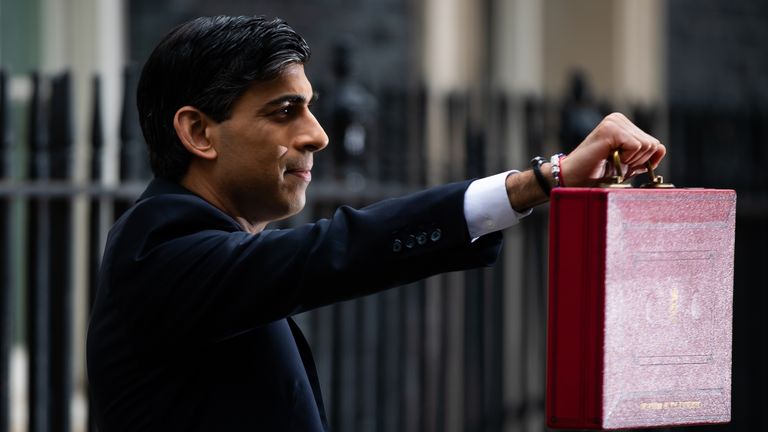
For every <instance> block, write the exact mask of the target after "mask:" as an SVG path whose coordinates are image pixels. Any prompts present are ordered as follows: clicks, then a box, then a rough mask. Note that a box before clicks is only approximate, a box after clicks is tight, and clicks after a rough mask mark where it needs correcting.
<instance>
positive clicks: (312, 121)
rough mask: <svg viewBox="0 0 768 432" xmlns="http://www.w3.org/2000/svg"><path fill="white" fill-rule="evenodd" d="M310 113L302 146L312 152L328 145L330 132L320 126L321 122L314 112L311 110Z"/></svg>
mask: <svg viewBox="0 0 768 432" xmlns="http://www.w3.org/2000/svg"><path fill="white" fill-rule="evenodd" d="M308 115H309V118H308V119H307V121H308V122H309V123H308V124H307V129H306V131H305V133H304V136H303V139H302V142H301V147H302V149H304V150H307V151H310V152H317V151H320V150H322V149H324V148H325V147H326V146H328V134H326V133H325V130H323V127H322V126H320V122H318V121H317V118H315V116H314V114H312V113H311V112H310V113H308Z"/></svg>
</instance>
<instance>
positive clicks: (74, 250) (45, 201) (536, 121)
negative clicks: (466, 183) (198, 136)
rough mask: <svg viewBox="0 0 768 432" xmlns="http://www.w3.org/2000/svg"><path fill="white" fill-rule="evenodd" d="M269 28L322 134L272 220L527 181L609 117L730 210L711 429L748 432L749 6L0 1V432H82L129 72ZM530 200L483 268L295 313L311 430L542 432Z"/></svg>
mask: <svg viewBox="0 0 768 432" xmlns="http://www.w3.org/2000/svg"><path fill="white" fill-rule="evenodd" d="M214 14H246V15H254V14H257V15H261V14H264V15H268V16H279V17H282V18H284V19H286V20H288V22H289V23H290V24H291V25H292V26H293V27H294V28H295V29H296V30H297V31H299V33H301V34H302V35H304V37H305V38H306V39H307V41H308V42H309V44H310V46H311V47H312V50H313V58H312V60H311V61H310V63H309V65H308V67H307V72H308V75H309V77H310V79H311V80H312V82H313V85H314V86H315V88H316V89H317V90H319V92H320V100H319V102H318V104H317V109H316V113H317V115H318V117H319V118H320V119H321V122H322V123H323V124H324V125H325V127H326V129H327V131H328V133H329V135H330V136H331V146H330V147H329V148H328V149H327V150H326V151H325V152H322V153H320V154H318V155H317V157H316V165H315V166H316V168H315V176H314V177H315V181H313V183H312V185H311V186H310V190H309V197H308V202H309V204H308V207H307V209H306V210H305V211H304V212H303V213H302V214H300V215H299V216H297V217H295V218H293V219H291V220H289V221H285V222H283V223H281V224H280V226H290V225H293V224H297V223H303V222H306V221H310V220H313V219H315V218H319V217H324V216H328V215H330V214H331V211H332V210H333V208H335V206H337V205H338V204H340V203H348V204H353V205H364V204H365V203H368V202H372V201H374V200H378V199H382V198H385V197H389V196H395V195H400V194H404V193H407V192H409V191H413V190H417V189H420V188H423V187H425V186H429V185H434V184H439V183H444V182H448V181H453V180H460V179H464V178H469V177H476V176H482V175H487V174H493V173H496V172H500V171H503V170H506V169H510V168H519V169H523V168H525V167H527V166H528V161H529V160H530V158H531V157H533V156H535V155H543V156H549V155H551V154H552V153H554V152H558V151H566V152H567V151H569V150H570V149H572V148H573V147H574V146H575V145H577V144H578V142H579V141H580V140H581V139H582V138H583V137H584V135H585V133H586V132H588V131H589V130H590V129H591V128H592V127H593V126H594V125H595V124H597V122H598V121H599V120H600V119H601V117H602V116H603V115H605V114H607V113H609V112H611V111H615V110H618V111H622V112H624V113H626V114H627V116H629V117H630V118H631V119H632V120H634V121H635V122H636V123H637V124H639V125H640V126H641V127H643V128H644V129H645V130H647V131H648V132H650V133H652V134H654V135H656V136H657V137H659V138H660V139H661V140H662V141H663V142H664V143H665V144H666V145H667V147H668V150H669V156H668V157H667V159H666V160H665V162H664V163H663V164H662V167H661V168H660V173H661V174H663V175H664V176H665V178H666V179H667V180H668V181H671V182H673V183H675V184H676V185H678V186H686V187H708V188H730V189H736V191H737V193H738V209H737V228H736V229H737V233H736V237H737V238H736V268H735V298H734V338H733V347H734V351H733V393H732V394H733V406H732V418H733V420H732V423H731V424H729V425H724V426H710V427H691V428H686V430H697V431H698V430H700V431H745V430H768V420H767V419H766V417H765V415H764V409H765V406H766V403H768V397H767V396H766V388H768V377H767V376H766V375H767V373H766V369H767V368H766V364H768V353H767V352H766V351H767V350H766V346H767V345H768V320H766V318H765V316H766V311H767V310H768V290H766V288H768V286H767V285H768V283H766V281H767V280H768V270H767V268H768V266H766V264H768V252H766V246H768V168H767V167H768V150H767V149H768V3H766V2H762V1H759V0H752V1H750V0H674V1H664V0H578V1H576V0H312V1H309V0H304V1H300V0H215V1H209V0H0V238H1V239H0V330H2V332H0V384H2V385H1V386H0V431H6V430H11V431H26V430H29V431H36V432H37V431H69V430H72V431H86V430H94V429H93V425H92V423H91V422H90V421H89V416H88V396H87V393H88V385H87V378H86V376H85V364H84V345H85V332H86V326H87V319H88V310H89V306H90V301H91V300H90V299H91V296H92V289H93V280H94V274H95V272H96V269H97V267H98V262H99V257H100V254H101V248H102V247H103V244H104V242H105V238H106V232H107V230H108V229H109V226H110V225H111V223H112V222H113V221H114V219H115V218H116V217H118V216H119V214H120V213H121V212H122V211H124V210H125V208H126V207H127V206H128V205H130V203H131V202H132V201H133V200H134V199H135V198H136V197H137V196H138V194H139V193H140V192H141V191H142V190H143V187H144V186H145V185H146V183H147V181H148V180H149V178H150V174H149V170H148V167H147V163H146V160H145V158H146V152H145V149H144V144H143V140H142V137H141V132H140V130H139V129H138V123H137V119H136V112H135V104H134V88H135V85H136V81H137V78H138V73H139V71H140V68H141V65H142V63H143V61H144V60H145V59H146V57H147V56H148V55H149V53H150V51H151V50H152V48H153V47H154V45H155V44H156V43H157V41H158V40H159V39H160V38H161V37H162V35H163V34H165V33H166V32H167V31H168V30H169V29H170V28H171V27H173V26H174V25H176V24H178V23H181V22H183V21H185V20H187V19H190V18H192V17H196V16H199V15H214ZM547 218H548V216H547V208H546V206H544V207H541V208H538V209H536V210H535V211H534V213H533V215H531V216H530V217H528V218H527V219H525V221H524V222H523V223H521V224H520V225H518V226H516V227H513V228H511V229H509V230H507V232H506V233H505V240H506V241H505V249H504V252H503V256H502V258H501V261H500V263H499V265H497V266H496V267H495V268H493V269H487V270H477V271H470V272H465V273H454V274H447V275H441V276H439V277H434V278H431V279H429V280H427V281H424V282H422V283H418V284H414V285H411V286H407V287H403V288H399V289H394V290H391V291H388V292H385V293H382V294H379V295H376V296H372V297H368V298H365V299H361V300H357V301H352V302H346V303H343V304H339V305H335V306H332V307H327V308H323V309H320V310H317V311H313V312H310V313H306V314H303V315H301V316H299V317H298V320H299V321H300V323H301V325H302V327H303V328H304V329H305V332H306V334H307V336H308V339H310V343H311V345H312V346H313V350H314V352H315V356H316V360H317V363H318V369H319V374H320V378H321V381H322V383H321V384H322V387H323V392H324V398H325V401H326V407H327V411H328V414H329V416H330V420H331V423H332V425H333V430H335V431H340V432H348V431H382V432H384V431H468V432H469V431H542V430H545V429H546V428H545V426H544V424H545V421H544V420H545V419H544V394H545V389H544V373H545V354H546V353H545V337H546V286H547V280H546V256H547V229H546V227H547Z"/></svg>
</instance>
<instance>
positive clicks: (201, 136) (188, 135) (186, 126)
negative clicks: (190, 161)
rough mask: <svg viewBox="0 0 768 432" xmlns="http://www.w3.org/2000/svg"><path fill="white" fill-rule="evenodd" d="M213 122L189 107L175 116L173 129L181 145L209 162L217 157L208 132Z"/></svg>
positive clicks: (180, 110)
mask: <svg viewBox="0 0 768 432" xmlns="http://www.w3.org/2000/svg"><path fill="white" fill-rule="evenodd" d="M211 122H212V121H211V119H210V118H208V116H206V115H205V114H203V112H201V111H200V110H199V109H197V108H195V107H192V106H189V105H187V106H183V107H181V108H179V109H178V110H177V111H176V115H174V116H173V128H174V129H176V135H177V136H178V137H179V141H181V144H182V145H184V147H185V148H186V149H187V151H189V152H190V153H192V154H193V155H195V156H198V157H201V158H203V159H207V160H213V159H216V156H217V153H216V148H215V147H214V146H213V145H212V143H211V140H210V137H209V134H208V131H207V129H208V128H209V127H210V126H211Z"/></svg>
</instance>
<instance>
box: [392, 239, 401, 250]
mask: <svg viewBox="0 0 768 432" xmlns="http://www.w3.org/2000/svg"><path fill="white" fill-rule="evenodd" d="M401 250H403V242H402V241H400V239H395V241H394V242H393V243H392V252H400V251H401Z"/></svg>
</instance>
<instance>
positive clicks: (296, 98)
mask: <svg viewBox="0 0 768 432" xmlns="http://www.w3.org/2000/svg"><path fill="white" fill-rule="evenodd" d="M317 98H318V94H317V92H314V93H312V97H311V98H310V99H309V102H307V98H306V97H304V96H303V95H300V94H287V95H283V96H280V97H278V98H275V99H272V100H271V101H269V102H267V103H266V105H267V106H276V105H283V104H285V103H290V104H295V105H303V104H305V103H306V104H308V105H312V104H313V103H315V101H317Z"/></svg>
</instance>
